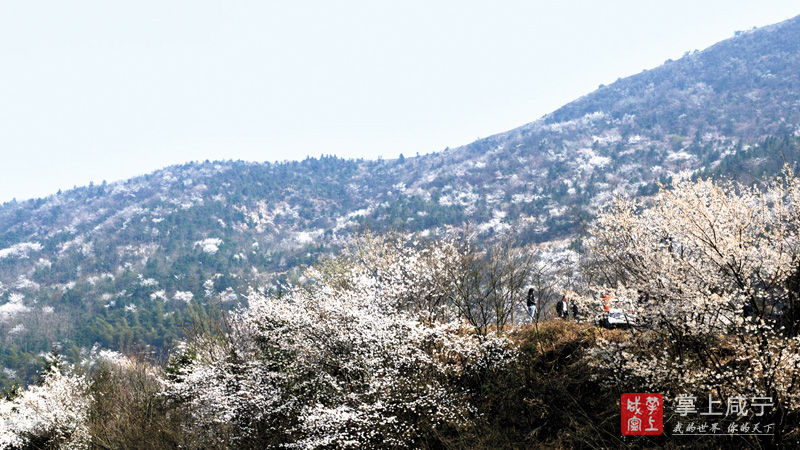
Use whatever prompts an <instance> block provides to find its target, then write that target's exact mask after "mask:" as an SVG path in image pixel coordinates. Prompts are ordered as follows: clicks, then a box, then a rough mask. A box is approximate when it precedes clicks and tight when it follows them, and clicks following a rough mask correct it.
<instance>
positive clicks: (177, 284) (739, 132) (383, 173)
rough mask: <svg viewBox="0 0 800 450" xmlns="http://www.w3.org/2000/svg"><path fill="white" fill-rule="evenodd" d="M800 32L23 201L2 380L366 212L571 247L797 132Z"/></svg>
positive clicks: (0, 244)
mask: <svg viewBox="0 0 800 450" xmlns="http://www.w3.org/2000/svg"><path fill="white" fill-rule="evenodd" d="M799 36H800V16H798V17H795V18H793V19H790V20H787V21H785V22H782V23H780V24H775V25H771V26H768V27H763V28H760V29H757V30H753V31H748V32H745V33H740V34H739V35H738V36H735V37H733V38H731V39H728V40H725V41H722V42H720V43H717V44H715V45H713V46H711V47H709V48H708V49H706V50H703V51H701V52H695V53H690V54H687V55H686V56H684V57H683V58H681V59H679V60H677V61H671V62H667V63H666V64H665V65H663V66H660V67H658V68H655V69H651V70H647V71H644V72H642V73H640V74H636V75H633V76H630V77H627V78H624V79H620V80H618V81H617V82H615V83H612V84H610V85H609V86H603V87H601V88H600V89H598V90H597V91H595V92H593V93H590V94H587V95H585V96H583V97H581V98H579V99H577V100H575V101H573V102H570V103H569V104H567V105H564V106H563V107H562V108H559V109H557V110H556V111H554V112H552V113H550V114H547V115H545V116H543V117H542V118H539V119H537V120H535V121H533V122H530V123H528V124H525V125H523V126H521V127H518V128H515V129H512V130H509V131H506V132H503V133H499V134H496V135H493V136H490V137H487V138H484V139H480V140H477V141H475V142H473V143H470V144H467V145H465V146H461V147H457V148H453V149H447V150H445V151H443V152H438V153H432V154H428V155H422V156H416V157H404V158H398V159H392V160H383V159H378V160H363V159H360V160H345V159H342V158H337V157H335V156H323V157H321V158H306V159H305V160H303V161H285V162H279V163H254V162H243V161H215V162H211V161H206V162H192V163H187V164H183V165H175V166H170V167H167V168H164V169H160V170H157V171H154V172H152V173H150V174H146V175H142V176H139V177H134V178H131V179H128V180H123V181H119V182H113V183H102V184H99V185H90V186H87V187H81V188H77V189H73V190H68V191H64V192H61V193H60V194H54V195H51V196H48V197H46V198H40V199H31V200H27V201H23V202H7V203H5V204H3V205H2V206H0V319H1V320H0V340H2V342H3V343H4V346H3V348H2V349H0V362H2V364H3V365H4V367H6V368H7V369H8V370H9V371H10V372H3V373H2V374H0V383H2V384H5V385H8V383H10V381H11V380H12V379H14V378H15V376H18V377H19V378H29V377H30V376H31V374H32V371H33V370H34V369H33V365H28V366H26V364H27V363H25V362H24V361H32V360H34V359H36V358H37V355H38V354H39V353H40V352H42V351H44V350H46V349H47V347H48V346H50V345H52V344H53V343H54V342H59V343H60V345H61V347H62V348H63V351H64V352H65V353H68V354H69V356H70V357H72V358H80V354H81V352H82V351H84V350H85V349H86V348H90V347H92V346H93V345H94V344H95V343H97V344H99V345H101V346H103V347H110V348H116V349H121V348H126V347H129V346H131V345H145V346H147V345H149V346H151V347H152V348H167V347H169V346H170V345H172V344H173V343H174V342H175V341H176V340H177V339H179V338H180V332H179V323H180V322H181V321H182V320H188V318H189V317H190V316H191V315H192V314H202V313H204V312H205V309H204V308H206V305H207V304H208V303H209V302H218V303H219V304H222V305H232V304H235V303H236V302H238V301H242V300H243V299H244V296H245V295H246V293H247V291H248V289H250V288H257V287H261V288H263V289H267V290H269V289H279V285H280V283H281V282H282V281H285V280H287V279H298V278H300V277H301V276H302V273H301V271H300V269H299V267H301V266H302V265H308V264H312V263H313V262H314V261H316V260H317V259H318V258H320V257H323V256H325V255H331V254H333V253H335V252H336V249H337V248H339V247H340V246H341V245H344V243H346V242H347V239H348V238H349V236H351V235H353V234H355V233H357V232H359V231H360V230H362V229H364V228H373V229H378V230H381V229H389V228H393V229H403V230H406V231H408V232H418V233H420V234H422V235H430V234H434V235H435V234H436V233H439V232H441V231H442V230H443V229H445V228H448V227H459V226H462V225H463V224H465V223H470V224H471V225H470V226H471V229H472V230H474V231H476V232H477V233H479V234H480V235H482V236H491V235H493V234H496V233H499V232H502V231H504V230H513V231H514V232H515V233H516V234H517V235H518V236H519V238H520V239H521V241H522V242H535V243H548V242H555V241H559V242H561V243H562V245H563V243H564V242H569V240H571V239H574V237H575V236H576V232H577V231H578V230H579V225H580V222H581V221H582V220H584V219H585V218H587V217H592V216H593V215H594V214H595V213H596V212H597V210H598V209H599V208H600V207H602V205H603V204H605V202H607V201H608V199H610V198H611V197H613V196H614V195H628V196H636V195H644V196H646V195H651V194H653V193H654V192H656V190H657V189H658V188H657V182H663V183H666V182H668V181H669V179H670V177H671V176H673V175H674V174H676V173H677V172H679V171H682V170H689V171H692V172H695V173H701V171H704V170H707V171H712V170H716V169H718V168H720V167H725V165H724V164H723V163H724V161H726V159H728V160H730V157H732V156H736V155H738V158H739V159H741V158H742V157H745V156H746V155H747V154H748V153H747V152H746V151H747V150H748V149H751V148H765V149H766V148H771V147H768V146H766V144H765V142H766V141H765V140H768V139H770V138H782V137H785V136H796V135H797V134H798V132H799V130H800V38H798V37H799ZM786 142H788V143H787V144H786V145H787V146H790V147H791V146H795V147H796V140H795V141H791V139H790V140H788V141H786ZM756 153H757V152H756ZM756 153H754V156H753V157H752V158H751V159H747V160H743V161H739V160H738V159H737V164H738V165H737V166H736V167H745V166H746V167H750V166H751V165H753V164H756V162H754V161H756V159H753V158H756V156H755V155H756ZM757 157H758V158H764V152H763V151H762V152H761V153H758V155H757ZM702 173H704V172H702ZM21 361H23V362H21ZM24 367H27V368H24ZM15 373H16V375H14V376H12V375H13V374H15Z"/></svg>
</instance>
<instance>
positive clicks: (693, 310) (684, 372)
mask: <svg viewBox="0 0 800 450" xmlns="http://www.w3.org/2000/svg"><path fill="white" fill-rule="evenodd" d="M798 211H800V181H799V180H798V179H797V178H794V177H793V176H792V175H791V173H790V172H789V171H788V170H787V171H785V172H784V175H783V177H780V178H777V179H774V180H772V181H769V182H767V183H765V186H763V187H761V188H759V187H752V188H748V187H745V186H742V185H739V184H736V183H731V182H728V183H713V182H711V181H702V180H701V181H697V182H691V181H689V180H688V177H683V178H680V179H678V180H677V181H676V182H675V183H674V185H673V186H672V188H671V189H662V190H661V192H660V193H659V194H658V195H657V196H656V198H655V199H654V201H653V204H652V205H650V206H644V205H641V204H639V203H638V202H635V201H629V200H623V199H616V200H615V201H614V202H613V203H612V204H611V205H610V206H609V207H608V208H607V209H606V210H605V211H603V212H602V213H601V214H600V216H599V217H598V219H597V221H596V222H595V223H594V225H593V227H592V228H591V229H590V237H589V238H588V240H587V241H586V244H587V247H588V249H589V256H590V261H591V264H589V265H588V267H587V270H588V272H590V273H591V275H592V278H593V279H594V280H595V286H594V289H595V290H596V291H598V292H600V291H604V292H615V295H616V296H618V297H621V298H629V299H635V298H637V297H640V298H642V299H648V300H646V303H640V305H639V309H638V314H637V315H638V317H637V322H638V326H637V330H636V332H635V333H634V334H633V335H632V340H631V341H630V342H623V343H616V344H612V343H606V344H605V345H603V346H601V348H600V350H598V351H597V352H596V353H595V354H594V358H595V361H596V363H597V364H598V365H600V366H603V367H608V368H614V369H615V370H616V372H614V373H615V374H617V376H618V381H620V382H623V383H634V384H636V385H638V387H639V388H653V389H659V391H661V392H665V393H668V394H673V395H677V394H681V393H683V394H685V393H687V392H691V391H692V390H701V391H709V392H710V391H715V392H716V393H717V394H719V395H721V396H722V395H727V396H731V395H740V396H745V397H753V396H769V397H772V398H773V399H775V404H776V409H775V411H774V413H773V416H772V417H771V419H772V420H773V421H774V422H775V423H776V424H779V428H780V424H783V423H786V420H787V417H788V415H789V414H794V416H793V417H796V414H797V411H798V410H799V409H800V338H799V337H798V331H799V330H798V321H797V316H796V313H795V311H797V308H798V297H799V296H798V292H799V291H798V284H797V282H796V280H797V279H798V277H799V276H800V275H799V274H798V272H799V270H798V269H800V248H798V244H800V233H798V231H799V230H800V215H798ZM765 420H769V419H765ZM795 420H796V419H795ZM775 440H776V441H777V442H779V441H780V440H781V434H780V429H779V430H778V432H777V433H776V436H775Z"/></svg>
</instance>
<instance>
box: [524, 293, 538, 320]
mask: <svg viewBox="0 0 800 450" xmlns="http://www.w3.org/2000/svg"><path fill="white" fill-rule="evenodd" d="M526 303H527V305H528V316H529V317H530V321H531V322H533V316H534V315H535V314H536V297H535V296H534V293H533V288H530V289H528V300H527V302H526Z"/></svg>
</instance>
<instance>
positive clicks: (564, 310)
mask: <svg viewBox="0 0 800 450" xmlns="http://www.w3.org/2000/svg"><path fill="white" fill-rule="evenodd" d="M556 313H557V314H558V317H560V318H562V319H564V320H567V318H568V317H569V306H568V305H567V296H566V295H565V296H564V298H562V299H561V300H559V301H558V303H556Z"/></svg>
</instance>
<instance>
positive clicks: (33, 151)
mask: <svg viewBox="0 0 800 450" xmlns="http://www.w3.org/2000/svg"><path fill="white" fill-rule="evenodd" d="M798 14H800V4H798V3H797V2H796V0H787V1H769V0H755V1H752V0H725V1H716V0H714V1H704V0H693V1H686V0H671V1H669V2H644V1H641V0H605V1H602V2H599V1H596V0H584V1H573V0H564V1H558V2H556V1H546V2H545V1H539V0H528V1H503V0H494V1H491V2H488V1H470V0H459V1H435V0H426V1H415V0H405V1H402V2H401V1H378V0H367V1H350V0H340V1H335V2H333V1H322V0H320V1H304V0H295V1H291V2H285V1H281V2H277V1H268V0H260V1H248V0H240V1H210V0H186V1H181V0H171V1H164V0H158V1H150V0H137V1H129V2H109V1H106V0H97V1H84V0H73V1H69V2H65V1H61V0H42V1H36V2H31V1H24V0H9V1H3V2H0V202H6V201H10V200H11V199H14V198H15V199H17V200H23V199H28V198H35V197H44V196H47V195H50V194H53V193H55V192H56V191H58V190H59V189H62V190H67V189H70V188H72V187H73V186H84V185H88V184H89V183H90V182H95V183H100V182H102V181H103V180H106V181H108V182H112V181H116V180H122V179H126V178H130V177H133V176H137V175H142V174H145V173H149V172H152V171H154V170H157V169H160V168H163V167H165V166H168V165H172V164H181V163H185V162H189V161H203V160H206V159H209V160H228V159H234V160H238V159H241V160H247V161H283V160H290V159H304V158H306V157H307V156H313V157H318V156H320V155H323V154H324V155H331V154H333V155H337V156H340V157H345V158H366V159H376V158H378V157H383V158H385V159H392V158H397V157H398V156H399V155H400V154H401V153H402V154H403V155H404V156H406V157H408V156H414V155H416V154H417V153H419V154H425V153H430V152H435V151H441V150H443V149H444V148H446V147H457V146H459V145H464V144H468V143H470V142H472V141H474V140H476V139H478V138H482V137H487V136H490V135H493V134H497V133H501V132H504V131H507V130H510V129H512V128H515V127H518V126H521V125H523V124H526V123H528V122H531V121H533V120H536V119H538V118H540V117H541V116H543V115H545V114H547V113H549V112H552V111H553V110H555V109H557V108H558V107H560V106H562V105H564V104H566V103H568V102H570V101H572V100H575V99H577V98H579V97H581V96H583V95H586V94H588V93H590V92H592V91H593V90H595V89H597V87H598V86H599V85H600V84H610V83H613V82H614V81H615V80H616V79H617V78H620V77H622V78H624V77H626V76H630V75H634V74H636V73H639V72H641V71H642V70H644V69H652V68H654V67H657V66H659V65H661V64H662V63H663V62H664V61H665V60H667V59H678V58H680V57H681V56H682V55H683V54H684V53H685V52H687V51H692V50H695V49H697V50H702V49H704V48H707V47H709V46H711V45H713V44H714V43H716V42H718V41H721V40H724V39H727V38H730V37H732V36H733V35H734V32H736V31H739V30H748V29H751V28H753V27H754V26H756V27H761V26H764V25H768V24H771V23H776V22H780V21H783V20H786V19H789V18H791V17H794V16H796V15H798Z"/></svg>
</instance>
